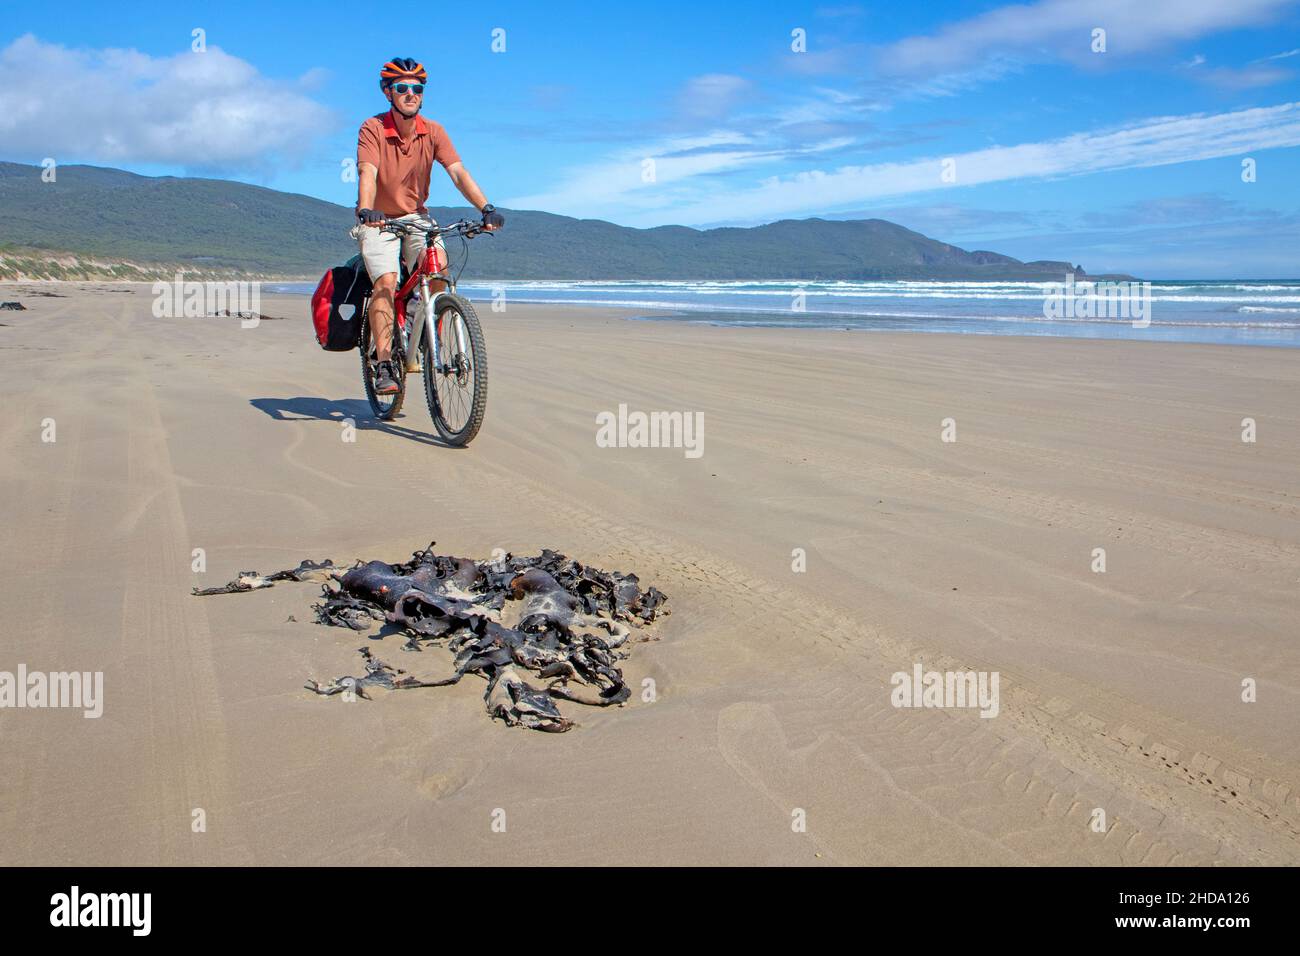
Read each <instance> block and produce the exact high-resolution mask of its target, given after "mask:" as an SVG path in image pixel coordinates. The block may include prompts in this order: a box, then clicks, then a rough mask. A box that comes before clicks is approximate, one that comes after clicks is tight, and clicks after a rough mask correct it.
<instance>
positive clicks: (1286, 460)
mask: <svg viewBox="0 0 1300 956" xmlns="http://www.w3.org/2000/svg"><path fill="white" fill-rule="evenodd" d="M37 290H40V291H46V292H53V293H56V294H57V295H56V296H48V297H47V296H42V295H37V294H34V293H35V291H37ZM0 299H3V300H19V301H21V302H22V303H23V304H24V305H25V306H27V311H23V312H0V323H2V325H0V354H2V355H3V356H4V358H3V362H4V369H5V374H4V376H3V378H2V379H0V389H2V390H3V407H4V415H3V430H2V432H0V436H2V437H0V441H2V446H0V447H2V448H3V456H2V458H0V462H3V466H2V467H3V472H2V478H0V502H3V503H2V504H0V509H2V517H3V525H4V529H5V573H4V574H3V576H0V605H2V606H3V609H4V620H5V625H6V626H5V629H4V639H3V649H2V652H0V670H6V671H14V670H15V669H16V668H17V667H18V665H19V664H25V665H26V667H27V668H29V669H32V670H43V671H56V670H78V671H102V672H103V674H104V706H103V716H102V717H100V718H98V719H85V718H84V717H83V716H82V713H81V712H80V711H77V710H53V709H49V710H34V709H12V708H6V709H0V761H2V762H3V764H4V766H5V768H6V772H5V774H4V775H3V780H0V863H3V864H5V865H12V864H94V865H99V864H129V865H135V864H183V865H233V864H289V863H305V864H325V865H332V864H466V863H511V864H574V863H587V864H667V863H686V864H796V865H836V864H901V865H921V864H926V865H933V864H957V865H971V864H1007V865H1032V864H1101V865H1130V864H1156V865H1162V864H1196V865H1200V864H1214V863H1248V864H1296V863H1300V734H1297V728H1300V654H1298V653H1297V639H1298V637H1300V629H1298V625H1297V621H1298V620H1300V587H1298V586H1300V350H1292V349H1282V348H1248V347H1237V346H1214V345H1191V344H1170V343H1141V342H1120V341H1085V340H1074V339H1045V338H1043V339H1034V338H1026V337H1012V336H1005V337H996V338H994V337H981V336H960V335H928V334H912V335H908V334H883V333H882V334H875V333H839V332H830V331H827V332H818V333H814V334H807V333H800V332H798V331H793V330H780V329H772V330H764V329H720V328H710V327H703V326H694V325H689V324H684V323H675V322H674V323H669V322H659V323H657V322H634V321H628V320H627V319H626V316H627V315H628V314H631V313H628V312H626V311H625V310H615V309H593V308H572V307H565V306H527V305H516V304H510V305H509V306H508V308H507V310H506V311H505V312H502V313H497V312H492V311H491V309H490V308H489V307H488V306H489V304H488V303H481V304H480V305H479V310H480V316H481V317H482V319H483V322H484V327H485V331H486V335H487V344H488V350H489V358H490V369H491V373H490V382H491V385H490V393H489V396H490V397H489V402H488V413H487V420H486V423H485V424H484V426H483V430H482V432H481V434H480V435H479V436H478V438H477V439H476V440H475V441H474V443H473V444H472V445H471V446H470V447H469V448H467V449H463V450H457V449H449V448H446V447H443V446H441V445H440V444H439V443H438V442H437V440H436V438H435V437H434V433H433V427H432V425H431V423H430V421H429V416H428V412H427V409H426V408H425V406H424V401H423V395H422V393H421V392H420V391H419V390H418V388H416V389H412V391H411V394H410V395H409V397H408V399H407V404H406V408H405V412H404V415H403V417H401V418H399V419H398V420H396V421H395V422H393V423H381V422H376V421H374V420H373V418H372V417H371V415H370V412H369V407H368V405H367V403H366V401H365V398H364V395H363V393H362V391H361V383H360V375H359V371H358V361H357V356H356V354H355V353H346V354H331V353H324V352H322V351H320V349H319V348H318V347H317V346H316V344H315V342H314V341H313V339H312V335H311V329H310V324H309V321H308V318H307V301H306V299H305V298H304V297H301V296H288V295H284V296H263V299H262V311H263V313H265V314H266V315H268V316H273V317H284V319H283V320H282V321H279V320H277V321H269V320H268V321H263V322H261V323H260V324H259V325H258V326H257V327H256V328H251V329H246V328H241V327H240V322H239V321H238V320H237V319H231V318H205V319H157V318H154V317H153V315H152V314H151V309H150V305H151V301H152V297H151V295H150V292H149V287H148V286H129V285H113V284H106V283H87V284H81V285H71V284H58V283H49V284H22V283H18V284H13V283H9V284H3V285H0ZM620 404H626V405H627V406H628V407H629V408H630V409H633V410H644V411H653V410H666V411H673V410H677V411H684V412H689V413H694V412H700V413H702V415H703V420H704V424H705V429H704V438H703V446H702V448H703V454H702V455H700V457H698V458H691V457H688V456H687V455H686V454H684V452H683V450H682V449H680V448H602V447H598V445H597V442H596V431H597V424H596V421H597V415H598V414H600V413H601V412H611V411H615V410H617V409H618V407H619V405H620ZM1246 418H1249V419H1253V421H1254V423H1255V438H1256V440H1255V441H1253V442H1246V441H1243V440H1242V431H1243V424H1242V422H1243V419H1246ZM45 419H53V420H54V423H55V427H56V429H57V430H56V440H54V441H43V440H42V433H43V430H44V429H45V427H46V426H45V425H44V424H43V423H44V420H45ZM346 419H353V420H355V423H356V434H355V438H356V440H355V441H345V440H344V432H345V428H344V422H345V420H346ZM945 419H951V420H952V422H951V425H950V426H949V433H950V436H951V434H952V432H953V430H955V438H956V440H955V441H945V440H943V438H944V421H945ZM431 540H436V541H437V543H438V550H439V551H441V552H443V553H451V554H458V555H465V556H469V557H475V558H486V557H488V556H489V555H490V554H491V552H492V551H493V549H495V548H501V549H505V550H507V551H512V552H515V553H518V554H535V553H537V552H539V551H540V550H541V549H543V548H551V549H555V550H558V551H562V552H564V553H566V554H568V555H570V556H571V557H574V558H576V559H578V560H580V561H583V562H584V563H590V564H593V565H596V566H598V567H602V568H613V569H618V570H622V571H632V572H635V573H636V574H637V575H639V576H640V578H641V580H642V581H643V582H644V583H648V584H654V585H655V586H657V587H659V588H660V589H661V590H662V591H664V592H665V593H666V594H667V595H668V596H669V601H670V605H669V606H670V608H671V612H672V613H671V615H670V616H668V617H666V618H664V619H663V620H661V621H660V622H658V623H657V624H655V625H654V626H653V628H651V629H650V631H649V633H650V634H651V635H652V636H653V637H654V638H655V640H651V641H648V642H645V643H638V644H636V645H635V646H634V647H633V649H632V654H631V657H630V658H629V659H628V660H627V661H626V662H625V672H626V674H627V675H628V677H629V680H630V682H631V683H632V686H633V687H635V688H641V687H642V686H643V683H642V682H643V681H644V680H645V679H646V678H650V679H652V680H653V682H654V687H655V689H656V692H657V699H655V700H654V701H653V702H647V701H644V700H642V699H641V696H640V694H634V696H633V699H632V701H631V702H630V703H629V704H628V705H626V706H625V707H621V708H610V709H608V710H597V709H594V708H582V707H574V708H571V711H572V712H573V716H576V718H577V719H578V721H579V726H578V727H577V728H575V729H574V730H573V731H571V732H569V733H567V734H563V735H547V734H540V733H533V732H529V731H526V730H523V729H518V728H507V727H506V726H504V725H503V724H502V723H500V722H498V721H492V720H490V719H488V717H487V715H486V714H485V713H484V708H483V703H482V699H481V696H482V685H481V682H478V681H469V680H467V681H465V682H464V683H462V684H461V685H459V686H456V687H449V688H435V689H427V690H418V691H409V692H403V693H400V694H398V693H389V694H386V695H385V694H377V695H376V699H375V700H373V701H364V700H362V701H356V702H351V703H349V702H345V701H343V700H341V699H337V698H324V697H317V696H315V695H313V694H312V693H310V692H309V691H307V690H306V689H304V688H303V684H304V681H305V680H306V679H307V678H309V677H311V678H327V677H332V676H336V675H339V674H345V673H349V672H350V671H354V670H355V668H356V649H357V647H358V646H360V645H361V644H365V643H369V644H371V645H372V646H373V647H374V649H375V651H376V653H380V652H381V651H382V655H383V656H384V657H385V659H387V660H391V661H393V662H394V663H396V664H398V665H399V666H402V664H403V661H402V660H401V658H402V655H403V652H402V651H401V649H400V646H401V639H400V638H398V637H389V638H386V639H384V640H383V641H373V640H368V639H367V638H366V637H365V636H364V635H357V634H355V633H352V632H347V631H344V630H342V629H339V628H327V627H322V626H318V625H316V624H314V623H312V612H311V604H312V603H313V601H314V600H315V598H316V597H317V594H318V587H317V585H314V584H295V583H283V584H278V585H277V586H276V587H274V588H272V589H268V590H264V591H258V592H254V593H249V594H240V595H229V596H226V595H222V596H216V597H207V598H196V597H192V596H191V594H190V590H191V588H192V587H196V586H198V587H206V586H212V585H220V584H222V583H224V582H226V581H228V580H230V579H231V578H232V577H233V576H234V575H235V574H236V573H237V572H238V571H241V570H245V569H257V570H260V571H264V572H267V571H275V570H279V569H282V568H288V567H292V566H294V565H295V564H297V563H298V562H299V561H300V560H302V559H303V558H312V559H321V558H327V557H328V558H332V559H334V560H335V561H338V562H351V561H352V560H354V559H357V558H363V559H367V560H368V559H375V558H378V559H383V560H389V561H397V560H402V559H405V558H407V557H408V556H409V555H410V554H411V552H413V551H415V550H417V549H419V548H422V547H423V546H425V545H426V544H428V543H429V542H430V541H431ZM199 548H201V549H203V551H204V554H205V557H206V571H205V572H203V573H195V572H194V571H193V570H192V569H191V566H192V561H193V554H194V549H199ZM796 549H802V554H803V555H804V556H805V557H806V570H795V569H794V565H795V564H796V563H797V556H796ZM1096 549H1104V551H1105V568H1106V569H1105V571H1104V572H1099V571H1096V570H1094V567H1095V566H1096V560H1097V558H1096V554H1097V552H1096ZM372 636H373V635H372ZM917 664H921V665H922V666H923V667H924V668H925V669H926V670H929V669H937V670H941V671H943V670H977V671H983V672H996V673H997V674H998V675H1000V688H1001V692H1000V706H999V708H998V712H997V715H996V716H995V717H991V718H984V717H981V716H980V714H979V712H978V711H977V710H973V709H970V708H965V709H961V708H914V709H907V708H898V707H895V706H894V705H893V704H892V703H891V689H892V687H891V675H893V674H894V673H896V672H907V673H911V672H912V671H913V668H914V666H915V665H917ZM1248 679H1249V681H1252V682H1253V686H1254V687H1255V695H1256V698H1257V699H1256V700H1254V701H1253V702H1244V701H1243V700H1242V696H1243V681H1247V680H1248ZM1098 809H1101V810H1104V813H1105V822H1104V826H1103V827H1102V829H1101V831H1100V832H1097V828H1096V827H1094V826H1093V825H1090V824H1091V823H1092V821H1093V820H1095V819H1096V815H1095V811H1096V810H1098ZM196 810H199V811H202V814H201V815H202V818H203V819H204V821H205V828H204V829H203V830H202V831H201V832H195V828H194V826H193V825H192V824H193V821H194V819H195V811H196ZM501 819H504V820H505V821H506V826H505V831H504V832H498V830H499V829H500V828H499V827H498V828H495V829H494V827H493V823H494V821H497V820H501ZM801 822H803V823H804V824H805V825H804V826H802V827H801V826H800V823H801Z"/></svg>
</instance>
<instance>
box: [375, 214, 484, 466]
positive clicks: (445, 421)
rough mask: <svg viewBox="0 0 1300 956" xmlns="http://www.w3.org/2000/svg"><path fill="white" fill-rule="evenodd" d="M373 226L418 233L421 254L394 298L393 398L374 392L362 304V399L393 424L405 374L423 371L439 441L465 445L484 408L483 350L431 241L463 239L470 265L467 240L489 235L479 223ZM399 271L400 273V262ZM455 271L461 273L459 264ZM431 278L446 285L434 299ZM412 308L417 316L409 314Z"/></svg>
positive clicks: (478, 330)
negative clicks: (483, 234) (435, 239)
mask: <svg viewBox="0 0 1300 956" xmlns="http://www.w3.org/2000/svg"><path fill="white" fill-rule="evenodd" d="M378 228H380V229H382V230H384V231H385V232H391V233H393V234H394V235H397V236H399V237H401V236H404V235H417V234H423V235H424V237H425V248H424V251H423V252H421V253H420V258H419V261H418V263H417V264H416V268H415V269H414V270H413V271H412V272H411V273H410V275H409V276H407V277H406V279H405V280H404V281H402V282H401V283H400V284H399V288H398V290H397V292H396V294H395V295H394V296H393V312H394V320H395V323H396V326H397V327H396V329H394V334H393V337H392V339H393V345H392V363H393V372H394V374H395V376H396V378H397V385H398V390H397V392H396V393H395V394H393V395H380V394H378V393H377V392H376V391H375V379H376V376H377V375H378V371H379V370H378V366H379V358H378V355H377V354H376V351H375V347H374V343H373V342H372V336H371V332H370V302H371V297H370V296H369V295H367V296H366V298H365V302H364V304H363V306H362V313H361V378H362V381H363V383H364V384H365V389H366V398H367V399H369V400H370V407H371V409H372V410H373V411H374V413H375V415H376V416H377V417H378V418H380V419H381V420H383V421H390V420H392V419H393V418H396V417H397V413H398V412H399V411H401V409H402V403H403V402H404V401H405V400H406V376H407V373H408V372H420V373H421V375H422V376H423V378H424V397H425V401H426V402H427V403H428V406H429V417H430V418H432V419H433V426H434V428H436V429H437V430H438V435H439V437H440V438H442V440H443V441H445V442H447V444H449V445H455V446H458V447H463V446H465V445H468V444H469V443H470V442H471V441H472V440H473V438H474V436H475V435H477V434H478V430H479V428H480V427H481V426H482V424H483V415H484V413H485V412H486V410H487V347H486V345H485V344H484V341H483V327H482V326H481V325H480V324H479V320H478V314H477V313H476V312H475V311H474V306H473V305H472V304H470V301H469V300H468V299H466V298H464V297H463V296H461V295H458V294H457V293H456V278H457V277H459V272H458V273H457V276H456V277H453V276H452V275H451V272H450V268H449V266H450V257H449V256H448V257H447V258H448V262H447V263H444V264H443V265H442V267H441V269H439V267H438V262H437V258H438V257H437V256H436V254H435V252H436V247H435V245H434V242H433V240H434V238H435V237H439V236H453V235H454V236H460V237H461V239H462V241H464V242H465V243H466V259H468V240H469V239H472V238H473V237H474V236H477V235H479V234H480V233H483V232H487V230H486V229H484V228H483V224H482V223H481V222H476V221H474V220H471V219H461V220H458V221H456V222H454V223H451V224H450V225H447V226H437V225H434V224H433V223H432V222H430V223H429V224H428V225H425V224H424V223H422V222H405V223H397V222H392V221H386V222H385V223H384V224H383V225H382V226H379V227H378ZM402 269H403V272H405V264H403V266H402ZM460 271H464V263H462V264H461V270H460ZM435 280H439V281H442V282H443V283H445V287H444V289H443V290H442V291H440V292H438V293H436V294H433V295H431V294H430V286H431V284H432V283H433V282H434V281H435ZM412 303H414V306H415V308H414V315H413V316H408V313H409V312H410V311H412V310H411V306H412ZM430 305H432V307H433V309H432V312H433V315H434V316H435V320H434V321H433V322H430V321H429V320H428V319H429V314H430ZM408 318H409V321H408Z"/></svg>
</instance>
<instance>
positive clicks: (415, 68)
mask: <svg viewBox="0 0 1300 956" xmlns="http://www.w3.org/2000/svg"><path fill="white" fill-rule="evenodd" d="M403 79H409V80H415V81H416V82H418V83H424V82H426V81H427V80H428V79H429V74H428V72H427V71H426V70H425V69H424V67H423V66H422V65H421V64H419V63H417V62H416V61H415V60H413V59H411V58H410V57H409V56H408V57H400V56H397V57H393V59H391V60H389V61H388V62H387V63H385V64H384V65H383V67H382V68H381V69H380V71H379V88H380V89H381V90H386V89H388V87H390V86H392V85H393V84H394V83H395V82H396V81H398V80H403Z"/></svg>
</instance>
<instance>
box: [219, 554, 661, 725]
mask: <svg viewBox="0 0 1300 956" xmlns="http://www.w3.org/2000/svg"><path fill="white" fill-rule="evenodd" d="M276 581H320V582H322V600H321V602H320V603H319V604H316V605H315V611H316V619H317V621H318V622H319V623H321V624H328V625H332V626H335V627H346V628H351V629H353V630H357V631H364V630H369V629H370V628H371V627H372V626H373V625H374V624H375V623H376V622H386V623H388V624H392V625H394V626H395V627H397V628H399V629H400V631H401V632H402V633H404V634H405V635H406V636H407V640H406V643H405V644H404V645H403V649H404V650H407V651H421V650H423V649H424V647H425V646H428V645H433V646H439V647H446V648H447V649H448V650H450V651H451V653H452V654H453V655H454V662H453V664H452V666H451V668H450V671H449V672H447V673H441V674H425V675H423V676H419V675H416V674H414V673H412V672H411V671H409V670H407V669H404V668H398V667H393V666H391V665H389V664H387V663H385V662H384V661H381V660H379V659H378V658H377V657H375V656H374V655H373V654H372V653H371V651H370V648H369V647H363V648H361V650H360V653H361V658H362V662H363V665H364V667H365V673H364V674H363V675H361V676H352V675H349V676H344V677H338V678H335V679H334V680H331V681H329V682H327V683H323V684H322V683H319V682H317V681H314V680H311V681H308V682H307V687H308V689H310V690H313V691H315V692H316V693H318V694H325V695H333V694H355V695H356V696H358V697H363V698H366V699H369V695H368V694H367V693H366V688H367V687H383V688H387V689H390V690H406V689H411V688H416V687H442V686H446V685H448V684H455V683H457V682H458V681H460V679H461V678H463V677H464V676H465V675H467V674H474V675H477V676H479V677H482V678H484V679H485V680H486V681H487V689H486V691H485V692H484V695H483V699H484V702H485V703H486V704H487V711H488V714H489V715H490V716H492V717H499V718H501V719H502V720H504V721H505V722H506V723H507V724H509V725H511V726H516V725H519V726H524V727H530V728H532V729H534V730H544V731H548V732H551V733H562V732H564V731H566V730H569V729H570V728H571V727H573V726H574V722H573V721H572V720H570V719H569V718H567V717H565V716H564V715H563V714H562V713H561V712H560V709H559V706H558V703H557V702H558V701H560V700H568V701H574V702H576V703H579V704H585V705H587V706H591V707H608V706H611V705H613V704H621V703H623V702H624V701H626V700H627V699H628V697H629V696H631V691H630V690H629V688H628V685H627V684H626V683H625V681H624V680H623V672H622V670H621V669H620V668H619V666H618V661H620V660H623V659H624V658H626V657H627V656H628V655H627V652H626V651H625V650H620V648H623V647H624V646H625V645H626V644H627V643H628V641H629V640H630V639H631V636H632V628H634V627H636V628H639V627H641V626H643V625H645V624H649V623H651V622H652V621H654V620H655V619H656V618H657V617H658V616H659V615H661V614H667V613H668V612H667V610H666V608H665V604H666V603H667V598H666V597H665V596H664V595H663V593H662V592H660V591H659V590H658V589H657V588H654V587H651V588H647V589H646V590H644V591H643V590H642V589H641V584H640V581H639V580H638V579H637V576H636V575H635V574H622V573H620V572H617V571H601V570H599V569H598V568H592V567H587V566H585V565H582V564H579V563H578V562H577V561H574V560H572V559H570V558H567V557H565V556H564V555H562V554H557V553H556V552H554V551H549V550H547V551H543V552H542V553H541V554H540V555H538V556H537V557H534V558H524V557H517V556H515V555H511V554H507V555H505V557H504V558H502V559H501V560H500V561H474V560H471V559H469V558H457V557H451V556H449V555H440V554H435V553H434V552H433V544H432V543H431V544H430V545H429V547H428V548H426V549H425V550H423V551H417V552H415V553H414V554H413V555H412V556H411V560H410V561H407V562H405V563H403V564H386V563H384V562H383V561H369V562H366V563H361V562H358V563H357V564H355V565H354V566H352V567H350V568H341V567H338V566H336V565H335V564H334V563H333V562H332V561H328V560H327V561H322V562H319V563H317V562H314V561H303V562H302V563H301V564H300V565H298V567H296V568H292V569H290V570H287V571H278V572H276V573H275V574H269V575H260V574H258V573H257V572H256V571H243V572H240V574H239V576H238V577H237V578H236V579H235V580H234V581H231V582H230V583H229V584H227V585H225V586H224V587H219V588H203V589H200V588H195V589H194V593H195V594H196V595H209V594H233V593H238V592H241V591H253V590H257V589H259V588H265V587H271V586H273V584H274V583H275V582H276ZM507 621H508V622H510V623H509V624H507V623H506V622H507ZM526 671H532V672H533V673H534V674H536V675H537V678H538V679H539V680H542V681H546V684H545V685H544V686H542V687H537V686H534V685H533V684H531V683H529V682H528V681H527V680H525V679H524V672H526Z"/></svg>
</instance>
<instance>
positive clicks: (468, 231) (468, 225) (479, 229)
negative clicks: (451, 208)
mask: <svg viewBox="0 0 1300 956" xmlns="http://www.w3.org/2000/svg"><path fill="white" fill-rule="evenodd" d="M430 222H431V221H430ZM379 230H380V231H381V232H391V233H394V234H395V235H397V234H401V233H411V232H422V233H425V234H426V235H430V236H450V235H460V236H464V237H465V238H466V239H472V238H474V237H475V236H477V235H479V234H480V233H485V232H488V230H487V229H485V228H484V226H483V223H481V222H476V221H475V220H473V219H457V220H456V221H455V222H453V223H449V224H448V225H445V226H439V225H432V224H431V225H427V226H426V225H423V224H422V223H421V222H395V221H393V220H392V219H385V220H384V221H383V223H382V224H381V225H380V226H379ZM489 235H490V233H489Z"/></svg>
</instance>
